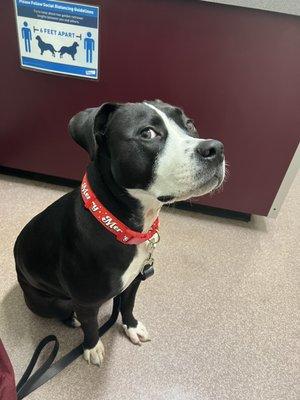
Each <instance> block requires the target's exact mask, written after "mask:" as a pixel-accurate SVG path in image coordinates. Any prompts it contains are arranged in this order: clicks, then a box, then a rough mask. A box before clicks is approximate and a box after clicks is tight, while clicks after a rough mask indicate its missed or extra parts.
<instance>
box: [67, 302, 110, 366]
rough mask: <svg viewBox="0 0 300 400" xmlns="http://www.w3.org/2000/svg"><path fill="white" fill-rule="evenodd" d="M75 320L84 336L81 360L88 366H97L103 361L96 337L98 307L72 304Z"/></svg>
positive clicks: (102, 349)
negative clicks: (77, 321) (79, 324)
mask: <svg viewBox="0 0 300 400" xmlns="http://www.w3.org/2000/svg"><path fill="white" fill-rule="evenodd" d="M74 309H75V312H76V316H77V319H78V320H79V322H80V323H81V328H82V330H83V334H84V341H83V347H84V353H83V358H84V359H85V360H86V361H87V362H88V363H89V364H90V363H92V364H95V365H99V366H100V364H101V362H102V361H103V357H104V346H103V343H102V342H101V339H100V338H99V335H98V320H97V316H98V312H99V306H95V305H92V306H90V305H88V306H87V305H81V304H80V305H79V304H74Z"/></svg>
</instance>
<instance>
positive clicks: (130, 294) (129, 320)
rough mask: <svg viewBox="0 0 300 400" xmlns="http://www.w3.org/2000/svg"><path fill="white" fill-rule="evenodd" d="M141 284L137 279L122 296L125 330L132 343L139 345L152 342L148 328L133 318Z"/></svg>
mask: <svg viewBox="0 0 300 400" xmlns="http://www.w3.org/2000/svg"><path fill="white" fill-rule="evenodd" d="M140 283H141V281H140V279H138V278H136V279H135V280H134V281H133V282H132V283H131V284H130V285H129V286H128V288H127V289H125V290H124V292H123V293H122V294H121V315H122V321H123V328H124V331H125V333H126V335H127V336H128V337H129V339H130V340H131V341H132V343H134V344H138V345H141V344H142V343H141V342H147V341H148V340H150V338H149V334H148V332H147V329H146V327H145V326H144V325H143V324H142V323H141V322H140V321H138V320H136V319H135V318H134V316H133V307H134V302H135V297H136V292H137V290H138V288H139V286H140Z"/></svg>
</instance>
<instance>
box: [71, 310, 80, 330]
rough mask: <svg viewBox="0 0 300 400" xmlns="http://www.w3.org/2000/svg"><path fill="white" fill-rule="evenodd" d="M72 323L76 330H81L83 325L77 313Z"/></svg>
mask: <svg viewBox="0 0 300 400" xmlns="http://www.w3.org/2000/svg"><path fill="white" fill-rule="evenodd" d="M72 323H73V326H74V328H79V327H80V326H81V323H80V322H79V321H78V319H77V315H76V312H74V315H73V318H72Z"/></svg>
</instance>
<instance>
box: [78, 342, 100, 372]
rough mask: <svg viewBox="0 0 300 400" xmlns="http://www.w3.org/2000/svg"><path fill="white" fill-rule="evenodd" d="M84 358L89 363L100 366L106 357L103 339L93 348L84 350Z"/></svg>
mask: <svg viewBox="0 0 300 400" xmlns="http://www.w3.org/2000/svg"><path fill="white" fill-rule="evenodd" d="M83 358H84V359H85V361H87V363H88V364H94V365H98V366H99V367H100V365H101V363H102V361H103V358H104V346H103V343H102V342H101V339H99V340H98V343H97V344H96V346H95V347H93V348H92V349H85V350H84V352H83Z"/></svg>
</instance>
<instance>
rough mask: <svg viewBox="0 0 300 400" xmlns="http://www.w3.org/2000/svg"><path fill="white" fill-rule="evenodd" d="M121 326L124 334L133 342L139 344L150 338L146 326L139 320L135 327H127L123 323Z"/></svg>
mask: <svg viewBox="0 0 300 400" xmlns="http://www.w3.org/2000/svg"><path fill="white" fill-rule="evenodd" d="M123 328H124V331H125V333H126V335H127V336H128V337H129V339H130V340H131V341H132V343H134V344H138V345H140V346H141V344H142V342H148V341H149V340H151V339H150V337H149V333H148V332H147V329H146V327H145V326H144V325H143V324H142V323H141V322H140V321H138V324H137V326H136V327H135V328H128V327H127V325H123Z"/></svg>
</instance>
